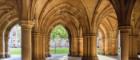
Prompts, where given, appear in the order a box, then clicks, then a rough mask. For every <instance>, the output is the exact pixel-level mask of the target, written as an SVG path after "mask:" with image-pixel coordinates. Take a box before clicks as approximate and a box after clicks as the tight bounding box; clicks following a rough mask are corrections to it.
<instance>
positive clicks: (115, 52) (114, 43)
mask: <svg viewBox="0 0 140 60" xmlns="http://www.w3.org/2000/svg"><path fill="white" fill-rule="evenodd" d="M117 45H118V44H117V38H113V39H112V49H111V50H112V54H111V55H113V56H116V55H117Z"/></svg>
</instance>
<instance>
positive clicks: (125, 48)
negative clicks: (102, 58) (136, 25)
mask: <svg viewBox="0 0 140 60" xmlns="http://www.w3.org/2000/svg"><path fill="white" fill-rule="evenodd" d="M119 29H120V41H121V60H129V59H128V58H129V48H130V47H129V35H130V26H120V27H119Z"/></svg>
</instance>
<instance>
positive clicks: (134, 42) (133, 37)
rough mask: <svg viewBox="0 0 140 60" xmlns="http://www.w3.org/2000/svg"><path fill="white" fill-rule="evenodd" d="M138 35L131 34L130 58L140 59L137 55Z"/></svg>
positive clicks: (132, 59) (130, 59) (131, 59)
mask: <svg viewBox="0 0 140 60" xmlns="http://www.w3.org/2000/svg"><path fill="white" fill-rule="evenodd" d="M137 37H138V35H135V34H131V35H130V38H131V39H130V43H129V60H138V57H137Z"/></svg>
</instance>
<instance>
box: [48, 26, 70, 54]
mask: <svg viewBox="0 0 140 60" xmlns="http://www.w3.org/2000/svg"><path fill="white" fill-rule="evenodd" d="M50 53H51V54H52V55H68V54H69V33H68V31H67V30H66V28H65V27H64V26H63V25H57V26H55V27H54V28H53V29H52V31H51V36H50Z"/></svg>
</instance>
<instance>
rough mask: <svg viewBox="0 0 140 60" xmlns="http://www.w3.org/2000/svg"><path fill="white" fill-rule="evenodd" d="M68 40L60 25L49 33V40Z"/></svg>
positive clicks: (66, 33) (64, 30)
mask: <svg viewBox="0 0 140 60" xmlns="http://www.w3.org/2000/svg"><path fill="white" fill-rule="evenodd" d="M58 37H59V38H68V32H67V31H66V29H65V28H64V27H63V26H62V25H57V26H56V27H54V28H53V30H52V32H51V38H53V39H55V38H58Z"/></svg>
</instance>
